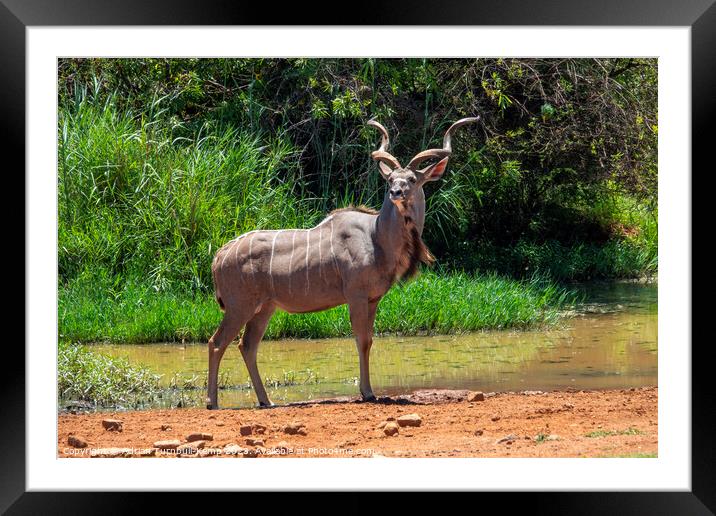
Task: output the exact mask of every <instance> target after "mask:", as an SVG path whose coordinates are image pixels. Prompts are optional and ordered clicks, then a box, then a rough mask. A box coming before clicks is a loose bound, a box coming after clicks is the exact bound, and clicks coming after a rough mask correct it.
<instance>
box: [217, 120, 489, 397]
mask: <svg viewBox="0 0 716 516" xmlns="http://www.w3.org/2000/svg"><path fill="white" fill-rule="evenodd" d="M477 120H479V117H475V118H463V119H462V120H459V121H458V122H455V123H454V124H453V125H452V126H450V128H449V129H448V130H447V132H446V133H445V137H444V139H443V147H442V149H429V150H425V151H423V152H420V153H419V154H417V155H416V156H415V157H414V158H413V159H411V160H410V163H408V166H406V167H403V166H401V165H400V162H399V161H398V160H397V159H396V158H395V157H394V156H392V155H391V154H389V153H388V150H387V149H388V144H389V143H390V139H389V137H388V131H387V130H386V129H385V127H383V126H382V125H380V124H379V123H378V122H375V121H373V120H371V121H369V122H368V124H369V125H371V126H373V127H375V128H377V129H378V130H379V131H380V132H381V134H382V139H381V145H380V147H379V148H378V150H376V151H374V152H373V153H372V154H371V156H372V158H373V159H374V160H375V161H377V162H378V167H379V170H380V174H381V175H382V176H383V178H384V179H385V180H386V181H387V182H388V189H387V192H386V194H385V197H384V199H383V206H382V207H381V209H380V211H374V210H370V209H367V208H343V209H339V210H335V211H333V212H331V213H330V214H329V215H328V217H326V218H325V219H324V220H323V221H322V222H321V223H320V224H318V225H317V226H316V227H314V228H311V229H281V230H271V231H268V230H265V231H262V230H257V231H250V232H249V233H245V234H243V235H241V236H239V237H238V238H236V239H234V240H232V241H231V242H229V243H227V244H226V245H224V246H223V247H222V248H221V249H219V250H218V251H217V253H216V256H215V257H214V261H213V263H212V266H211V271H212V274H213V278H214V286H215V289H216V299H217V301H218V303H219V305H220V307H221V309H222V310H223V311H224V318H223V320H222V321H221V324H220V325H219V328H218V329H217V330H216V333H214V335H213V336H212V337H211V339H210V340H209V379H208V397H207V408H217V406H218V404H217V378H218V373H219V363H220V362H221V358H222V356H223V355H224V351H226V348H227V346H228V345H229V344H230V343H231V341H233V339H234V338H235V337H236V336H237V335H238V334H239V332H240V331H241V329H242V328H244V326H245V329H244V332H243V336H242V337H241V341H240V344H239V349H240V350H241V354H242V356H243V358H244V362H245V363H246V368H247V369H248V371H249V376H250V377H251V383H252V384H253V386H254V389H255V390H256V396H257V398H258V401H259V405H260V406H268V405H271V402H270V401H269V398H268V396H267V395H266V389H265V388H264V385H263V382H262V381H261V376H260V375H259V370H258V367H257V366H256V353H257V351H258V347H259V342H260V341H261V339H262V337H263V335H264V332H265V331H266V327H267V326H268V323H269V320H270V319H271V316H272V314H273V313H274V311H275V310H276V309H277V308H280V309H282V310H285V311H286V312H290V313H303V312H316V311H320V310H326V309H328V308H332V307H334V306H338V305H342V304H346V303H347V304H348V308H349V312H350V320H351V327H352V329H353V333H354V335H355V339H356V344H357V347H358V357H359V364H360V393H361V396H362V398H363V399H364V400H366V401H369V400H374V399H375V396H374V395H373V390H372V389H371V386H370V376H369V366H368V358H369V354H370V348H371V345H372V344H373V323H374V321H375V314H376V309H377V308H378V303H379V301H380V299H381V298H382V297H383V296H384V295H385V294H386V292H388V290H389V289H390V287H391V286H392V285H393V284H394V283H395V282H396V281H397V280H399V279H401V278H407V277H410V276H412V275H414V274H415V273H416V272H417V270H418V267H419V265H420V263H423V264H430V263H432V262H433V261H434V258H433V257H432V255H431V254H430V251H428V249H427V247H425V244H423V241H422V238H421V235H422V233H423V224H424V222H425V194H424V193H423V185H424V184H425V183H427V182H428V181H436V180H438V179H440V177H442V175H443V173H444V172H445V168H446V167H447V162H448V159H449V157H450V154H451V152H452V147H451V137H452V134H453V132H454V131H455V129H457V128H458V127H460V126H462V125H464V124H467V123H469V122H475V121H477ZM427 160H432V162H433V163H432V164H430V165H428V166H425V167H424V168H418V165H419V164H420V163H423V162H425V161H427ZM435 160H437V161H435Z"/></svg>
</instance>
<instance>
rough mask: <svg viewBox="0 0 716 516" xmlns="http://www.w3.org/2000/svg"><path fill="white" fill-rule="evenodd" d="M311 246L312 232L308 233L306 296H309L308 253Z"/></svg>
mask: <svg viewBox="0 0 716 516" xmlns="http://www.w3.org/2000/svg"><path fill="white" fill-rule="evenodd" d="M310 245H311V232H310V231H306V294H308V289H309V281H310V280H309V279H308V251H309V248H310Z"/></svg>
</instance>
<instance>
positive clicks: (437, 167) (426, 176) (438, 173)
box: [420, 156, 450, 181]
mask: <svg viewBox="0 0 716 516" xmlns="http://www.w3.org/2000/svg"><path fill="white" fill-rule="evenodd" d="M449 159H450V156H448V157H447V158H443V159H441V160H440V161H438V162H437V163H435V164H434V165H430V166H429V167H426V168H424V169H423V170H421V171H420V172H421V175H422V176H423V181H437V180H438V179H440V178H441V177H443V174H444V173H445V170H446V169H447V164H448V160H449Z"/></svg>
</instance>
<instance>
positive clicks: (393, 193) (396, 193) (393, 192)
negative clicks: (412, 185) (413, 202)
mask: <svg viewBox="0 0 716 516" xmlns="http://www.w3.org/2000/svg"><path fill="white" fill-rule="evenodd" d="M390 196H391V197H402V196H403V191H402V190H400V189H399V188H393V189H391V190H390Z"/></svg>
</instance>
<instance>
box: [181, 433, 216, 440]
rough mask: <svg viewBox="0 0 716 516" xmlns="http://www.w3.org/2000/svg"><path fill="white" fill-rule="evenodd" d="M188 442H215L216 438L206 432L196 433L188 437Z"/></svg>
mask: <svg viewBox="0 0 716 516" xmlns="http://www.w3.org/2000/svg"><path fill="white" fill-rule="evenodd" d="M186 440H187V442H193V441H213V440H214V436H213V435H212V434H207V433H204V432H194V433H191V434H189V435H187V436H186Z"/></svg>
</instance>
